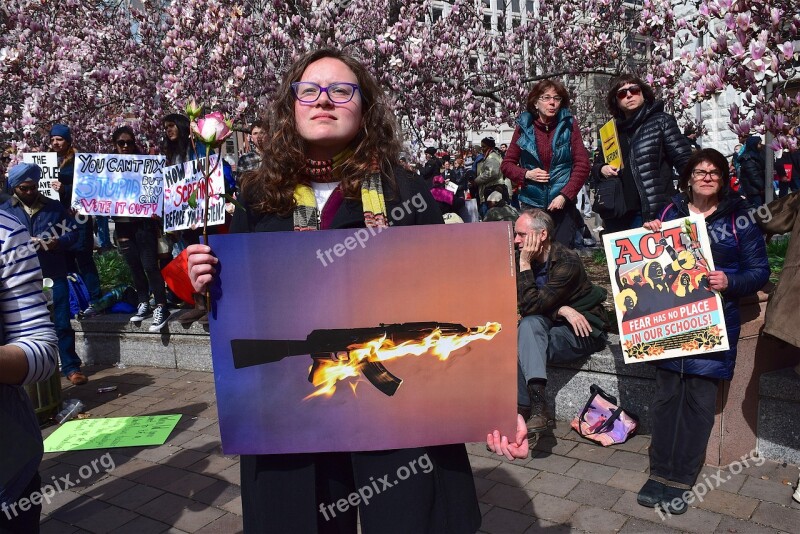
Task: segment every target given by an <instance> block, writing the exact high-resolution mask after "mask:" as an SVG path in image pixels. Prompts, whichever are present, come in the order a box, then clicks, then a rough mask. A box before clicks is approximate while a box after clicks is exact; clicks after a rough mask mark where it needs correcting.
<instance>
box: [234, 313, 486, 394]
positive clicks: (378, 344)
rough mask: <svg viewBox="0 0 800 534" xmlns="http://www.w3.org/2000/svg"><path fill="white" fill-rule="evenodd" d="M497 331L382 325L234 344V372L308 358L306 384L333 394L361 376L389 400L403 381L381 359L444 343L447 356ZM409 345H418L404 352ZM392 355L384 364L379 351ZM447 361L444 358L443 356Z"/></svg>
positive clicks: (428, 324)
mask: <svg viewBox="0 0 800 534" xmlns="http://www.w3.org/2000/svg"><path fill="white" fill-rule="evenodd" d="M499 331H500V325H499V324H498V323H487V325H486V326H484V327H477V328H472V329H470V328H467V327H465V326H464V325H460V324H456V323H438V322H415V323H395V324H383V323H381V324H380V325H379V326H377V327H372V328H350V329H330V330H314V331H313V332H311V333H310V334H309V335H308V337H307V338H306V339H305V340H293V339H288V340H286V339H282V340H268V339H232V340H231V349H232V352H233V366H234V367H235V368H236V369H242V368H244V367H250V366H253V365H262V364H265V363H275V362H278V361H280V360H282V359H284V358H287V357H289V356H302V355H305V354H309V355H311V358H312V365H311V369H310V370H309V373H308V381H309V382H311V383H312V384H314V385H315V386H319V385H321V384H325V383H327V384H328V386H327V387H326V388H325V391H326V392H327V391H330V392H332V391H333V389H334V387H333V384H335V382H336V381H337V380H341V379H344V378H348V377H352V376H357V375H359V374H360V375H363V376H364V377H365V378H366V379H367V380H369V381H370V383H372V385H373V386H375V387H376V388H377V389H378V390H379V391H381V392H382V393H383V394H385V395H388V396H392V395H394V394H395V392H397V388H399V387H400V384H402V383H403V380H402V379H400V378H398V377H396V376H395V375H393V374H392V373H390V372H389V370H388V369H386V367H384V366H383V364H382V363H381V359H389V358H392V357H396V356H402V355H405V354H423V353H425V352H426V351H427V350H428V349H433V350H436V349H435V347H436V345H437V343H438V342H439V341H441V340H443V339H446V340H448V341H454V340H457V341H458V342H457V343H454V344H453V343H451V345H452V346H449V347H448V348H447V349H445V350H446V352H447V354H449V352H451V351H452V350H456V349H458V348H461V347H462V346H464V345H466V344H467V343H469V342H470V341H472V340H473V339H491V338H492V337H494V335H495V334H496V333H497V332H499ZM410 342H418V343H416V344H414V347H413V348H411V347H408V344H409V343H410ZM380 350H387V351H390V352H391V351H394V352H395V354H388V353H387V354H385V355H384V357H383V358H382V357H381V356H380V355H378V354H377V353H378V351H380ZM445 357H446V355H445ZM339 363H345V364H346V365H345V366H344V367H346V368H347V370H346V371H345V372H338V373H334V374H335V376H332V377H328V376H325V371H326V370H328V369H329V368H332V367H339V366H337V364H339Z"/></svg>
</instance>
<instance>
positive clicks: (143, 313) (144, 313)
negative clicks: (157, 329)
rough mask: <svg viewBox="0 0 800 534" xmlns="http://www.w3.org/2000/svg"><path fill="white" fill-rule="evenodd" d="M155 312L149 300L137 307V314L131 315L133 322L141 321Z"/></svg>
mask: <svg viewBox="0 0 800 534" xmlns="http://www.w3.org/2000/svg"><path fill="white" fill-rule="evenodd" d="M152 314H153V310H151V309H150V303H149V302H140V303H139V307H137V308H136V315H134V316H133V317H131V322H132V323H141V322H142V320H143V319H145V318H146V317H150V316H151V315H152Z"/></svg>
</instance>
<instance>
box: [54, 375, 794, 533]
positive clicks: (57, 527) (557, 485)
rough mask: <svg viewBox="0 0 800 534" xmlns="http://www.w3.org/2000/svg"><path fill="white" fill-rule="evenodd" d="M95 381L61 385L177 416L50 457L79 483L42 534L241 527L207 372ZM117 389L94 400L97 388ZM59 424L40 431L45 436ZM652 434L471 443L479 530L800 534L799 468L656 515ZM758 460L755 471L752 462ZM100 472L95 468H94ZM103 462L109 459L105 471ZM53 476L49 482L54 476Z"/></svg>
mask: <svg viewBox="0 0 800 534" xmlns="http://www.w3.org/2000/svg"><path fill="white" fill-rule="evenodd" d="M85 371H86V372H87V373H88V375H89V378H90V382H89V383H88V384H87V385H85V386H77V387H75V386H72V385H70V384H69V383H68V382H67V381H66V380H62V386H63V394H64V397H65V398H79V399H81V400H82V401H83V402H84V403H85V404H86V405H87V409H86V412H87V413H88V414H90V416H91V417H118V416H132V415H153V414H173V413H180V414H183V417H182V419H181V421H180V422H179V423H178V426H177V427H176V429H175V430H174V431H173V432H172V434H171V435H170V437H169V439H168V440H167V442H166V443H165V444H164V445H162V446H159V447H137V448H120V449H110V450H92V451H78V452H70V453H53V454H45V457H44V461H43V463H42V466H41V468H40V472H41V475H42V483H43V484H47V483H49V482H50V481H52V480H59V479H61V477H64V476H66V475H69V476H70V481H71V482H77V483H76V484H75V485H74V486H72V487H71V488H69V489H66V490H64V491H62V492H60V493H58V494H57V495H56V496H55V498H54V499H53V500H52V502H51V503H50V504H47V505H45V506H44V510H43V515H42V532H43V533H58V534H71V533H82V532H92V533H105V532H114V533H128V532H130V533H135V534H149V533H153V534H155V533H162V532H170V533H180V532H199V533H204V532H220V533H233V532H239V531H241V528H242V520H241V513H242V510H241V508H242V506H241V490H240V487H239V460H238V457H235V456H225V455H223V454H222V450H221V445H220V433H219V423H218V421H217V410H216V401H215V395H214V382H213V375H212V374H211V373H207V372H200V371H180V370H174V369H158V368H152V367H128V368H124V369H119V368H117V367H113V366H111V367H109V366H102V367H101V366H95V367H85ZM110 385H115V386H117V388H118V389H117V391H115V392H113V393H104V394H98V393H97V392H96V390H97V388H98V387H102V386H110ZM54 430H55V426H51V427H48V428H46V429H44V430H43V433H44V435H45V436H47V435H49V434H50V433H51V432H53V431H54ZM648 445H649V438H648V437H647V436H635V437H634V438H633V439H631V440H630V441H628V442H627V443H624V444H622V445H618V446H614V447H610V448H603V447H600V446H595V445H593V444H592V443H591V442H589V441H587V440H584V439H583V438H581V437H580V436H578V435H577V434H576V433H575V432H574V431H572V430H571V429H570V428H569V426H568V425H567V424H566V423H559V425H558V426H557V427H556V429H555V430H554V431H553V432H552V433H548V434H547V435H545V436H543V437H542V438H541V439H540V440H539V443H538V444H537V445H536V452H535V455H534V456H533V457H532V458H530V459H527V460H524V461H517V462H513V463H512V462H507V461H505V460H501V459H499V458H497V457H496V456H493V455H491V454H490V453H488V452H487V451H486V448H485V446H484V445H483V444H479V443H478V444H469V445H468V450H469V452H470V461H471V463H472V468H473V472H474V475H475V483H476V487H477V490H478V495H479V498H480V502H481V504H480V505H481V510H482V513H483V525H482V526H481V531H482V532H487V533H516V532H519V533H535V532H545V533H548V534H549V533H552V534H555V533H558V532H621V533H625V534H629V533H640V532H642V533H643V532H648V533H649V532H700V533H753V534H760V533H767V532H772V533H775V532H787V533H793V532H800V504H798V503H796V502H794V501H792V499H791V494H792V492H793V491H794V490H793V485H794V484H796V483H797V478H798V468H797V466H793V465H785V464H779V463H776V462H769V461H765V462H764V463H763V464H762V463H761V461H760V460H759V461H757V462H756V461H755V460H752V459H751V460H749V466H746V465H744V463H740V464H738V465H731V466H730V468H728V469H723V470H722V471H719V470H718V469H717V468H712V467H708V466H707V467H705V468H704V470H703V472H702V474H701V477H700V480H699V481H698V482H701V481H702V482H704V483H705V482H707V483H708V484H707V486H708V487H709V488H713V490H711V491H709V492H708V493H707V494H705V495H703V496H702V502H700V501H696V502H695V503H694V505H693V506H692V508H690V509H689V511H688V512H687V513H686V514H684V515H682V516H674V517H671V518H669V517H667V518H664V519H663V520H662V518H661V517H659V515H658V514H657V513H656V512H655V511H654V510H652V509H647V508H643V507H641V506H639V505H638V504H637V503H636V491H637V490H638V489H639V488H640V487H641V485H642V484H643V483H644V481H645V480H646V478H647V467H648V459H647V447H648ZM106 453H109V454H110V455H111V458H112V459H113V461H114V468H113V469H112V470H110V471H108V472H106V471H105V470H104V469H102V468H100V469H99V470H98V471H99V472H93V473H92V475H91V476H89V477H85V478H81V475H86V474H88V471H89V470H88V469H81V467H83V466H86V465H90V464H91V462H92V460H96V459H98V458H100V457H101V456H102V455H104V454H106ZM756 463H759V464H761V465H755V464H756ZM95 465H98V464H97V462H95ZM106 465H107V464H106ZM54 477H55V478H54Z"/></svg>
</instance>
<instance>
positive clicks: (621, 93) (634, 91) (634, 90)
mask: <svg viewBox="0 0 800 534" xmlns="http://www.w3.org/2000/svg"><path fill="white" fill-rule="evenodd" d="M628 93H630V94H631V96H639V95H640V94H642V88H641V87H639V86H638V85H631V86H630V87H623V88H621V89H619V90H617V99H619V100H622V99H623V98H625V97H626V96H628Z"/></svg>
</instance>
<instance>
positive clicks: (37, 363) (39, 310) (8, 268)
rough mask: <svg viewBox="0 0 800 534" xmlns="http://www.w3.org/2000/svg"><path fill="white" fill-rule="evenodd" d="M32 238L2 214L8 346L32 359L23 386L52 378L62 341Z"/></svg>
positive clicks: (1, 298)
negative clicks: (32, 245) (46, 296)
mask: <svg viewBox="0 0 800 534" xmlns="http://www.w3.org/2000/svg"><path fill="white" fill-rule="evenodd" d="M30 239H31V238H30V235H29V234H28V231H27V230H26V229H25V227H24V226H22V225H21V224H20V223H19V221H17V219H15V218H14V217H13V216H11V215H9V214H8V213H5V212H2V211H0V320H2V330H3V332H2V333H3V336H4V338H5V339H4V343H5V344H8V345H16V346H17V347H19V348H21V349H22V350H23V352H25V356H26V357H27V358H28V374H27V376H26V377H25V380H24V382H23V384H34V383H36V382H40V381H42V380H44V379H46V378H48V377H49V376H50V375H51V374H53V371H55V369H56V368H57V361H58V339H57V338H56V332H55V329H54V328H53V323H52V322H51V320H50V312H49V311H48V309H47V300H46V298H45V296H44V294H43V293H42V269H41V267H40V266H39V258H38V257H37V255H36V251H35V250H34V249H33V248H31V247H29V243H30Z"/></svg>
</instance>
